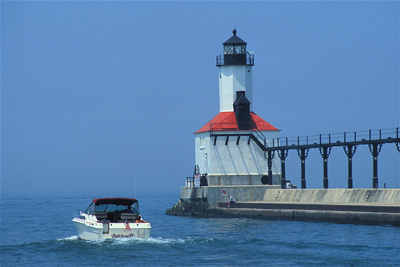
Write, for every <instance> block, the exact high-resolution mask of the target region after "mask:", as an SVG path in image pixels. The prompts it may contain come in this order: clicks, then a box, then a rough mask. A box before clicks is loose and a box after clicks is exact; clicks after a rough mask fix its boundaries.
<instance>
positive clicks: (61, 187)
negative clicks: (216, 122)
mask: <svg viewBox="0 0 400 267" xmlns="http://www.w3.org/2000/svg"><path fill="white" fill-rule="evenodd" d="M233 27H236V29H237V31H238V33H237V35H238V36H239V37H241V38H242V39H244V40H245V41H246V42H247V43H248V50H250V51H255V66H254V68H253V94H254V99H253V102H254V103H253V109H254V111H255V113H257V114H258V115H260V116H261V117H263V118H264V119H265V120H267V121H268V122H270V123H271V124H272V125H274V126H275V127H277V128H279V129H281V130H282V131H281V136H282V137H283V136H288V137H296V136H304V135H318V134H322V133H342V132H345V131H361V130H369V129H387V128H395V127H398V126H399V125H400V123H399V121H400V109H399V107H400V105H399V101H400V95H399V32H400V31H399V2H398V1H392V2H380V1H379V2H378V1H368V2H360V1H356V2H346V1H332V2H313V1H307V2H300V1H298V2H297V1H288V2H280V1H279V2H278V1H276V2H275V1H268V2H129V1H124V2H50V1H40V2H34V1H33V2H8V1H2V2H1V193H2V195H22V194H38V195H40V194H41V195H43V194H61V193H62V194H70V195H76V194H86V192H88V194H90V195H93V196H105V195H106V193H110V194H111V195H114V196H116V195H124V196H128V195H133V194H134V195H135V196H138V197H140V196H142V195H148V194H158V195H167V194H168V195H172V194H176V196H177V197H178V196H179V190H180V187H181V186H183V185H184V181H185V177H186V176H191V175H192V173H193V168H194V135H193V132H195V131H196V130H198V129H199V128H200V127H201V126H203V125H204V124H205V123H207V122H208V121H209V120H210V119H211V118H212V117H213V116H215V115H216V114H217V113H218V111H219V100H218V68H217V67H216V66H215V56H216V55H220V54H221V53H222V43H223V42H224V41H226V40H227V39H228V38H229V37H231V35H232V29H233ZM306 164H307V170H306V172H307V185H308V187H310V188H321V187H322V174H323V170H322V158H321V156H320V155H319V152H318V151H317V150H312V151H310V155H309V157H308V159H307V163H306ZM399 165H400V159H399V152H398V151H397V150H396V147H395V145H393V144H386V145H384V146H383V147H382V151H381V153H380V156H379V169H378V170H379V179H380V180H379V184H380V186H381V187H382V186H383V183H386V184H387V186H388V187H396V188H399V187H400V170H399ZM353 168H354V171H353V176H354V186H355V187H371V185H372V156H371V154H370V152H369V150H368V147H359V148H358V149H357V152H356V155H355V157H354V165H353ZM287 177H288V179H291V180H292V182H294V183H295V184H298V185H299V184H300V160H299V158H298V156H297V154H296V153H295V152H290V153H289V157H288V159H287ZM329 179H330V182H329V183H330V187H332V188H334V187H342V188H344V187H346V186H347V157H346V156H345V154H344V152H343V150H342V149H341V148H334V149H333V150H332V154H331V156H330V158H329Z"/></svg>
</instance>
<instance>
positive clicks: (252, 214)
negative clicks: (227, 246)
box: [210, 208, 400, 226]
mask: <svg viewBox="0 0 400 267" xmlns="http://www.w3.org/2000/svg"><path fill="white" fill-rule="evenodd" d="M210 213H211V212H210ZM214 215H215V217H240V218H243V217H245V218H259V219H268V220H290V221H320V222H336V223H359V224H373V225H376V224H391V225H395V226H400V213H384V212H354V211H351V212H347V211H317V210H289V209H287V210H274V209H249V208H242V209H236V208H215V209H214Z"/></svg>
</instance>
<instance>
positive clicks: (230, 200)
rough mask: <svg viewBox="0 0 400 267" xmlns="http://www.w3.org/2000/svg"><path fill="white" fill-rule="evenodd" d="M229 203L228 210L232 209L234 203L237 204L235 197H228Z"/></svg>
mask: <svg viewBox="0 0 400 267" xmlns="http://www.w3.org/2000/svg"><path fill="white" fill-rule="evenodd" d="M228 199H229V202H228V208H230V207H231V205H233V203H235V199H234V198H233V196H228Z"/></svg>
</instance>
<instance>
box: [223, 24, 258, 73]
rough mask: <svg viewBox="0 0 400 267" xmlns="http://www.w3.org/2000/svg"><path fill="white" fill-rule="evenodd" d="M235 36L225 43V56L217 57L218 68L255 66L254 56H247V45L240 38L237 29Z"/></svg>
mask: <svg viewBox="0 0 400 267" xmlns="http://www.w3.org/2000/svg"><path fill="white" fill-rule="evenodd" d="M232 33H233V36H232V37H231V38H229V39H228V40H227V41H226V42H224V43H223V47H224V55H223V57H222V56H217V67H221V66H229V65H251V66H253V65H254V55H250V54H248V55H247V50H246V46H247V43H246V42H245V41H243V40H242V39H241V38H239V37H238V36H237V35H236V33H237V31H236V29H233V31H232Z"/></svg>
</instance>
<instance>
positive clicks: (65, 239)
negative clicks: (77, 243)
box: [57, 235, 79, 241]
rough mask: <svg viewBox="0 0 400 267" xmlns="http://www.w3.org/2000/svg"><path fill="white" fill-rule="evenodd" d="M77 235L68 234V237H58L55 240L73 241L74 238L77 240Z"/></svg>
mask: <svg viewBox="0 0 400 267" xmlns="http://www.w3.org/2000/svg"><path fill="white" fill-rule="evenodd" d="M78 239H79V236H77V235H73V236H69V237H65V238H58V239H57V241H74V240H78Z"/></svg>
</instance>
